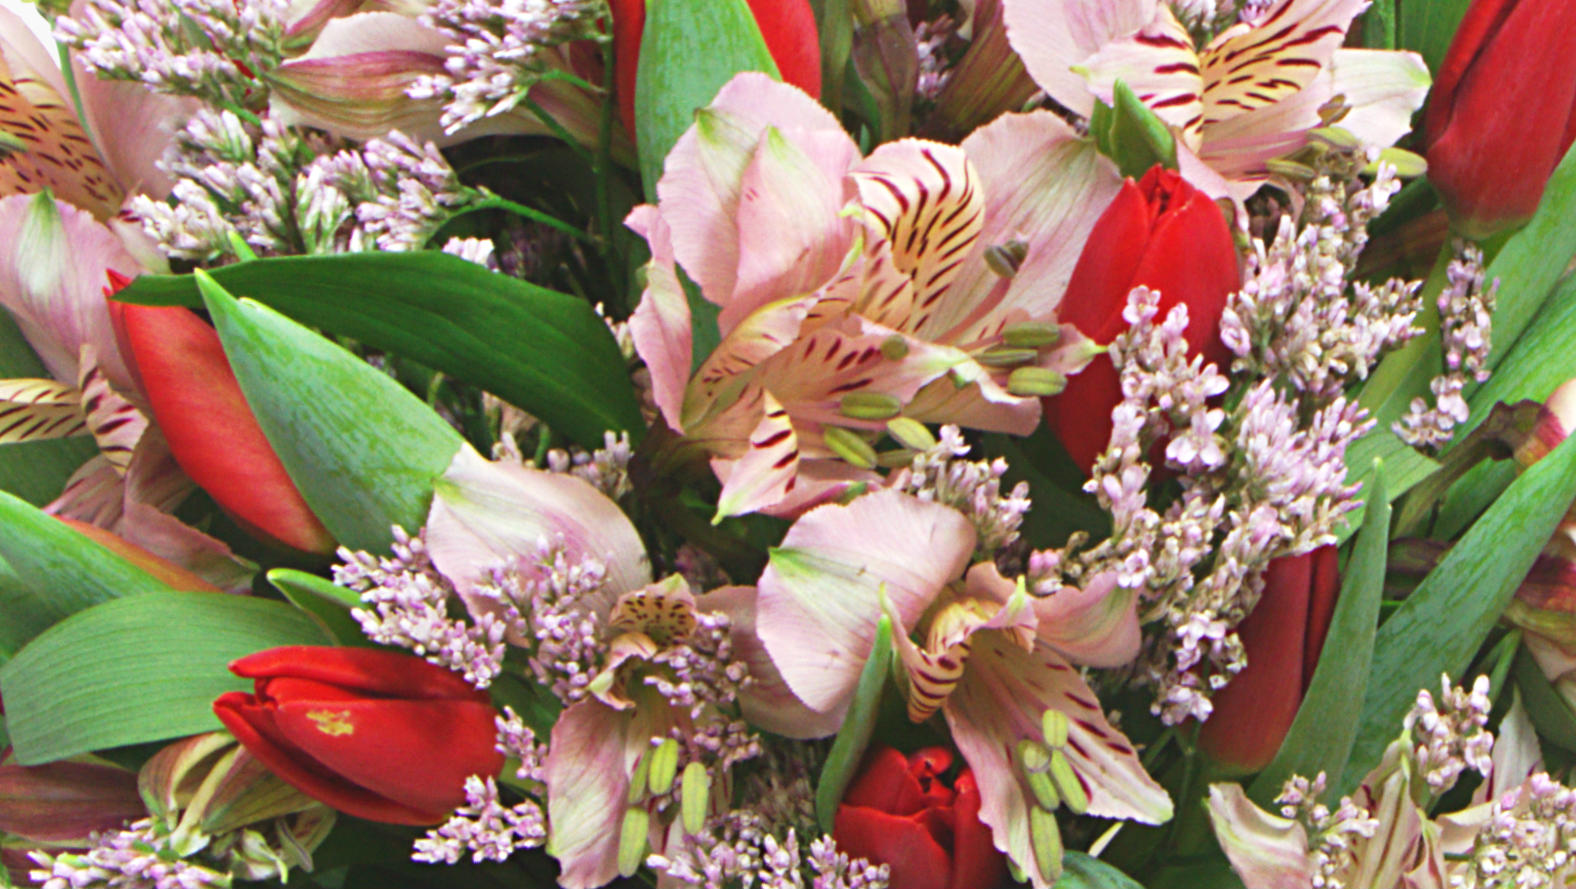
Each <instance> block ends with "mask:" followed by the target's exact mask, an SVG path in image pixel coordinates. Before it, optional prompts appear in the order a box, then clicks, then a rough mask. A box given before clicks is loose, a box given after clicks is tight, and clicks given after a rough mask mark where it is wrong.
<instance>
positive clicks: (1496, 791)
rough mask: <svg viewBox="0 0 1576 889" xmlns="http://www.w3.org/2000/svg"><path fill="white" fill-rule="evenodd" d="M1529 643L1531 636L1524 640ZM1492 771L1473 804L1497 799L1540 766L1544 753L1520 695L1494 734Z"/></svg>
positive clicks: (1513, 699)
mask: <svg viewBox="0 0 1576 889" xmlns="http://www.w3.org/2000/svg"><path fill="white" fill-rule="evenodd" d="M1523 638H1525V639H1527V640H1529V641H1530V640H1531V639H1532V638H1533V637H1532V636H1526V637H1523ZM1493 758H1494V768H1493V771H1491V772H1490V773H1489V776H1488V778H1487V779H1486V780H1484V781H1483V783H1482V784H1479V785H1478V789H1477V790H1476V791H1475V792H1473V794H1472V801H1473V802H1474V803H1481V802H1487V801H1491V800H1495V799H1498V798H1499V796H1500V795H1501V794H1503V793H1505V792H1506V791H1508V790H1510V789H1511V788H1512V787H1516V786H1519V785H1520V784H1521V783H1522V782H1523V781H1526V780H1527V779H1528V778H1530V777H1532V773H1533V772H1535V771H1537V770H1538V769H1539V768H1541V767H1542V765H1543V750H1542V749H1541V748H1540V747H1539V746H1538V733H1537V730H1536V729H1535V728H1534V727H1533V725H1532V717H1531V716H1529V715H1528V714H1527V708H1526V706H1525V705H1523V704H1522V701H1521V695H1520V694H1517V695H1516V696H1515V697H1513V698H1512V699H1511V704H1510V709H1509V710H1507V711H1506V712H1505V716H1504V718H1502V719H1501V720H1500V721H1499V728H1498V729H1497V730H1495V732H1494V754H1493Z"/></svg>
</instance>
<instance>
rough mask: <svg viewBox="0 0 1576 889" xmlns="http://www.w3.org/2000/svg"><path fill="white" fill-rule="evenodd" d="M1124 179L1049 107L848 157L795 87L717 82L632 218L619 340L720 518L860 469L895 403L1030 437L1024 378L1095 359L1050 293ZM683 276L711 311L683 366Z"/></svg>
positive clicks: (799, 496) (806, 496)
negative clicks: (1059, 318)
mask: <svg viewBox="0 0 1576 889" xmlns="http://www.w3.org/2000/svg"><path fill="white" fill-rule="evenodd" d="M1119 185H1120V179H1119V177H1118V176H1117V174H1116V171H1115V169H1114V168H1113V167H1112V166H1111V165H1110V164H1109V163H1108V162H1107V161H1105V160H1104V159H1102V158H1100V157H1099V156H1098V154H1097V153H1096V152H1095V150H1094V148H1093V147H1092V146H1091V145H1090V144H1089V143H1087V142H1086V141H1084V140H1080V139H1079V138H1078V137H1077V135H1076V134H1075V133H1074V132H1073V130H1072V129H1071V128H1070V127H1068V126H1067V125H1066V124H1065V123H1063V122H1062V121H1061V120H1060V119H1058V118H1056V117H1055V116H1054V115H1051V114H1049V113H1044V112H1040V113H1035V114H1028V115H1005V116H1003V117H1001V118H999V119H997V120H996V121H995V122H994V123H992V124H990V125H988V126H986V127H984V128H982V129H980V130H978V131H976V132H975V133H974V134H973V135H971V136H970V137H969V138H968V139H966V140H964V142H963V144H962V145H961V146H952V145H942V144H939V143H934V142H925V141H921V140H918V139H904V140H901V141H898V142H893V143H889V144H886V145H882V146H880V147H879V148H877V149H876V150H875V151H874V152H872V153H871V155H870V156H869V157H867V158H863V159H861V158H860V156H859V149H858V147H857V146H856V145H855V144H854V141H853V140H852V139H850V138H849V136H848V134H847V133H845V132H844V131H843V129H842V127H841V126H840V125H839V124H838V122H837V120H836V118H834V117H833V116H832V115H831V114H830V113H829V112H827V111H826V110H825V109H823V108H821V106H819V105H818V104H816V103H815V101H814V100H812V99H811V98H810V97H809V96H807V95H805V94H804V93H802V92H800V91H799V90H797V89H795V88H794V87H791V86H787V85H784V84H780V83H776V82H774V81H772V80H771V79H770V78H768V77H765V76H764V75H759V74H740V75H738V76H736V77H735V78H734V79H733V80H731V81H729V83H728V84H727V85H726V86H724V87H723V89H722V91H721V92H720V93H718V95H717V99H716V101H715V102H714V103H713V104H712V105H711V106H710V107H708V108H706V109H703V110H701V111H700V112H698V113H697V116H696V123H695V125H694V126H693V127H691V128H690V129H689V130H688V131H687V132H686V133H685V134H684V136H683V137H682V138H681V139H680V140H679V142H678V144H677V145H676V146H675V147H674V150H673V153H672V154H670V155H669V156H668V159H667V166H666V169H665V172H664V175H663V177H662V179H661V181H660V182H659V183H658V185H657V196H658V199H659V201H658V204H657V205H656V206H654V207H653V206H649V205H648V206H642V207H638V208H636V210H635V211H634V213H632V214H630V218H629V220H628V224H629V225H630V227H631V228H633V229H634V230H635V231H637V232H639V233H640V234H642V235H644V236H645V237H646V239H647V241H648V242H649V243H650V245H651V248H652V255H653V258H652V261H651V264H650V265H649V266H648V267H647V287H646V292H645V295H644V297H643V299H642V300H641V303H640V306H639V308H638V309H637V310H636V313H635V316H634V318H633V319H632V322H631V332H632V333H633V335H634V338H635V345H636V348H637V349H638V350H639V352H640V354H641V357H642V358H644V359H645V360H646V363H647V365H648V366H649V367H650V368H651V373H652V386H653V390H654V394H655V398H656V402H657V405H658V406H659V407H660V408H661V411H662V415H663V418H664V419H665V420H666V421H667V423H668V425H669V426H671V427H672V428H673V429H674V430H675V431H677V432H680V433H682V434H683V436H684V437H685V439H686V440H687V441H688V442H690V443H692V444H695V445H697V446H699V447H701V448H703V449H704V450H705V451H706V452H707V454H708V455H709V456H710V457H711V460H712V468H713V469H714V470H715V471H716V473H717V476H718V477H719V478H720V479H722V480H723V491H722V496H721V499H720V502H719V504H718V515H719V516H728V515H738V514H742V513H746V512H752V511H761V510H765V511H775V512H778V513H791V512H794V511H796V510H797V509H799V508H802V507H803V506H804V505H806V504H808V503H813V502H815V500H816V499H817V498H818V497H824V496H826V495H827V494H828V489H829V488H835V487H836V486H837V485H838V484H843V483H846V482H847V481H849V480H850V479H855V478H863V477H868V473H866V472H864V470H868V469H870V468H871V466H870V461H869V460H868V458H867V459H863V460H851V459H849V458H848V453H849V450H850V449H849V447H847V446H846V445H847V443H848V442H850V441H852V440H854V439H855V438H859V439H864V440H865V441H870V440H874V439H875V438H876V437H877V436H879V434H880V432H881V431H882V430H883V429H884V426H885V422H886V421H887V420H888V419H891V418H893V417H896V416H899V415H902V416H906V417H911V418H914V419H917V420H920V421H923V422H948V423H957V424H959V425H962V426H967V427H971V428H976V429H987V430H995V431H1005V432H1013V433H1017V434H1027V433H1029V432H1031V431H1033V429H1034V427H1035V425H1036V424H1037V423H1038V421H1039V411H1040V407H1039V403H1038V400H1037V399H1036V398H1034V397H1033V392H1034V391H1035V385H1034V383H1038V384H1042V385H1051V386H1053V387H1054V385H1055V383H1054V380H1055V379H1056V376H1055V375H1056V374H1070V373H1074V372H1076V371H1077V370H1079V369H1081V368H1082V367H1083V365H1084V364H1085V363H1086V362H1087V361H1088V360H1089V358H1090V357H1092V354H1093V351H1092V349H1091V348H1090V344H1089V343H1088V341H1087V340H1085V339H1084V338H1083V337H1082V336H1081V335H1079V334H1078V333H1077V331H1076V329H1074V328H1073V327H1071V326H1070V325H1058V324H1057V323H1056V307H1057V304H1058V303H1059V302H1060V300H1061V297H1062V293H1063V291H1064V290H1065V289H1066V285H1067V280H1068V278H1069V277H1070V275H1071V274H1072V268H1073V265H1074V264H1075V263H1076V261H1077V258H1078V251H1079V247H1080V245H1081V244H1082V243H1083V241H1084V238H1085V237H1086V236H1087V234H1088V232H1089V229H1090V228H1091V227H1092V226H1093V224H1094V221H1095V219H1096V217H1097V216H1098V215H1099V212H1100V210H1101V209H1102V208H1103V207H1105V206H1106V205H1107V204H1108V203H1110V200H1111V198H1112V197H1114V196H1115V194H1116V190H1117V188H1118V187H1119ZM988 256H991V257H994V259H993V261H992V262H987V258H988ZM993 266H994V268H993ZM680 269H682V270H683V271H684V272H685V273H686V274H687V275H688V276H689V277H690V278H691V279H693V280H694V282H695V283H696V284H698V285H699V287H700V292H701V294H702V295H703V296H704V297H705V298H706V300H707V301H709V302H711V303H712V304H714V305H715V306H717V307H718V309H719V315H718V325H719V328H720V332H721V335H722V343H721V345H720V346H718V347H717V348H716V349H715V351H713V352H712V353H711V354H710V355H709V356H708V357H707V358H706V360H705V361H704V363H703V364H702V365H701V367H700V368H699V370H698V371H697V372H696V373H695V374H694V375H693V377H692V376H691V374H690V367H691V358H692V351H693V344H692V342H691V339H690V332H689V331H690V311H689V306H688V303H687V301H686V299H685V295H684V291H683V288H682V287H681V286H680V278H679V275H678V271H679V270H680ZM1014 271H1016V273H1014ZM1031 329H1032V330H1033V331H1034V333H1033V334H1030V333H1029V331H1030V330H1031ZM1009 340H1010V341H1011V342H1012V344H1013V347H1012V348H1002V346H1003V344H1004V343H1006V342H1008V341H1009ZM1015 381H1016V382H1015ZM1031 381H1032V382H1031ZM839 442H841V443H842V444H843V445H844V446H842V447H838V445H839ZM860 464H863V465H860Z"/></svg>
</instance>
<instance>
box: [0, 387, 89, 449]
mask: <svg viewBox="0 0 1576 889" xmlns="http://www.w3.org/2000/svg"><path fill="white" fill-rule="evenodd" d="M87 428H88V418H87V416H86V415H85V414H84V413H83V411H82V403H81V400H80V398H79V396H78V393H77V390H76V388H75V387H73V386H68V385H66V384H65V383H57V382H55V381H54V380H0V444H13V443H16V442H23V441H43V440H45V439H50V438H66V437H67V436H71V435H81V434H82V433H84V432H86V431H87Z"/></svg>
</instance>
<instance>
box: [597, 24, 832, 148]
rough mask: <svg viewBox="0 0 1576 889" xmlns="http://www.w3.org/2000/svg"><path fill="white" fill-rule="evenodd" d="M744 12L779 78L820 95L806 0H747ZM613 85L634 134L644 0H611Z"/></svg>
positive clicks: (817, 52)
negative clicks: (749, 14)
mask: <svg viewBox="0 0 1576 889" xmlns="http://www.w3.org/2000/svg"><path fill="white" fill-rule="evenodd" d="M749 4H750V12H752V13H754V15H755V23H756V24H757V25H759V26H760V29H761V36H762V37H764V38H765V39H766V49H767V51H768V52H770V53H771V54H772V61H774V62H776V63H777V72H778V73H779V74H781V75H782V78H783V82H784V83H791V84H793V85H794V86H796V87H798V88H800V89H802V90H804V91H805V92H807V93H809V94H810V95H812V96H814V97H815V98H817V99H819V98H820V97H821V40H820V37H819V36H818V35H817V33H816V30H815V12H814V10H812V9H811V8H810V3H809V0H749ZM612 7H613V58H614V64H616V65H617V66H618V69H617V71H616V75H617V80H616V82H615V84H614V88H615V89H616V90H617V91H618V96H617V98H618V113H619V116H620V117H621V118H622V119H623V121H624V129H625V130H627V131H628V132H629V136H630V138H631V139H633V138H634V137H635V72H636V70H637V69H638V68H639V66H640V36H641V33H642V32H643V31H644V30H645V27H646V0H612Z"/></svg>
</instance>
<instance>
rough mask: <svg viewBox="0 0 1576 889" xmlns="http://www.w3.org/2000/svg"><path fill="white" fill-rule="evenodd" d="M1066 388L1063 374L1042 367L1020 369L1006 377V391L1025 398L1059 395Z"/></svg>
mask: <svg viewBox="0 0 1576 889" xmlns="http://www.w3.org/2000/svg"><path fill="white" fill-rule="evenodd" d="M1066 388H1067V377H1066V375H1065V374H1061V373H1058V372H1057V371H1054V370H1046V369H1045V368H1043V367H1020V368H1018V369H1017V370H1015V371H1013V372H1012V374H1011V375H1010V376H1008V377H1007V391H1008V392H1011V393H1012V394H1013V395H1018V396H1021V397H1025V398H1032V397H1044V396H1047V395H1060V394H1061V392H1062V390H1063V389H1066Z"/></svg>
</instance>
